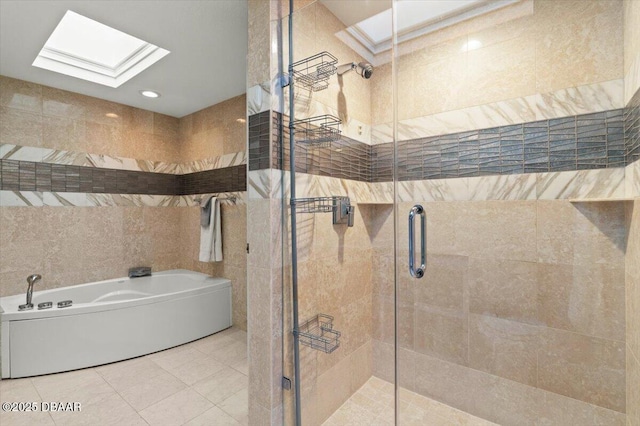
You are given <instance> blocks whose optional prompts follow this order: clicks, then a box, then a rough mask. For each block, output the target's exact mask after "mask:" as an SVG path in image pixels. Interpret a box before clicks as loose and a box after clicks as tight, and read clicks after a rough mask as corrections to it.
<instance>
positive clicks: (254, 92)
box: [247, 82, 271, 116]
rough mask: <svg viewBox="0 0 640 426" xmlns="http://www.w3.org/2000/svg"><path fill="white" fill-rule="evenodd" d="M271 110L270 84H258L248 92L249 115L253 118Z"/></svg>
mask: <svg viewBox="0 0 640 426" xmlns="http://www.w3.org/2000/svg"><path fill="white" fill-rule="evenodd" d="M270 108H271V84H270V82H266V83H262V84H256V85H255V86H253V87H250V88H249V89H248V90H247V115H249V116H251V115H254V114H259V113H261V112H264V111H268V110H269V109H270Z"/></svg>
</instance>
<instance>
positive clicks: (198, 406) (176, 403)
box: [140, 389, 214, 426]
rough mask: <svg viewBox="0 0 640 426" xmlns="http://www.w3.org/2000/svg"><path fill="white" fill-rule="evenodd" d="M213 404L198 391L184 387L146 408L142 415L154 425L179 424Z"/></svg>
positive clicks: (176, 425) (196, 415) (194, 416)
mask: <svg viewBox="0 0 640 426" xmlns="http://www.w3.org/2000/svg"><path fill="white" fill-rule="evenodd" d="M213 406H214V405H213V404H212V403H211V402H209V401H207V400H206V399H205V398H204V397H202V396H201V395H200V394H198V393H197V392H196V391H194V390H192V389H184V390H182V391H180V392H178V393H176V394H174V395H172V396H170V397H168V398H166V399H163V400H162V401H160V402H157V403H155V404H153V405H152V406H150V407H148V408H145V409H144V410H142V411H141V412H140V415H141V416H142V417H143V418H144V419H145V420H146V421H147V423H149V424H150V425H152V426H153V425H161V426H173V425H175V426H178V425H182V424H184V423H185V422H188V421H190V420H192V419H194V418H196V417H198V416H199V415H201V414H202V413H204V412H205V411H208V410H210V409H211V408H212V407H213Z"/></svg>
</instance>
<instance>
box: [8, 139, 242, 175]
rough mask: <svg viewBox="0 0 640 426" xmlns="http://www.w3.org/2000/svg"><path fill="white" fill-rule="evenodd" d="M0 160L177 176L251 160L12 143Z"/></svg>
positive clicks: (234, 156) (238, 156)
mask: <svg viewBox="0 0 640 426" xmlns="http://www.w3.org/2000/svg"><path fill="white" fill-rule="evenodd" d="M0 159H2V160H16V161H31V162H35V163H48V164H59V165H69V166H82V167H95V168H103V169H114V170H129V171H141V172H153V173H166V174H176V175H180V174H185V173H193V172H200V171H203V170H211V169H220V168H224V167H231V166H238V165H242V164H246V163H247V155H246V152H242V151H241V152H235V153H231V154H225V155H221V156H218V157H212V158H206V159H202V160H194V161H190V162H187V163H182V164H178V163H165V162H162V161H151V160H138V159H135V158H125V157H112V156H108V155H101V154H91V153H86V152H76V151H61V150H54V149H47V148H37V147H31V146H20V145H12V144H1V145H0Z"/></svg>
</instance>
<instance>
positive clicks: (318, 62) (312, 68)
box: [291, 52, 338, 92]
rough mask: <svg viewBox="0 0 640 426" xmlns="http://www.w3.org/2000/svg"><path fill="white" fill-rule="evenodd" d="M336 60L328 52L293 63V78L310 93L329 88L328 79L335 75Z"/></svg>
mask: <svg viewBox="0 0 640 426" xmlns="http://www.w3.org/2000/svg"><path fill="white" fill-rule="evenodd" d="M337 63H338V58H336V57H335V56H333V55H332V54H331V53H329V52H320V53H318V54H316V55H313V56H310V57H308V58H305V59H302V60H301V61H298V62H294V63H293V64H292V65H291V68H292V69H293V78H294V81H295V82H296V83H299V84H301V85H302V86H304V87H306V88H307V89H309V90H311V91H312V92H317V91H319V90H324V89H326V88H327V87H329V77H331V76H332V75H333V74H335V73H336V71H337V67H336V64H337Z"/></svg>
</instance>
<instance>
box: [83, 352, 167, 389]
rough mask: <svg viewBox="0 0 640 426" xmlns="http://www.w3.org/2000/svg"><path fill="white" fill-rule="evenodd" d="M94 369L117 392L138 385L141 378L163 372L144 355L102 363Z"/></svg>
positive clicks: (148, 377)
mask: <svg viewBox="0 0 640 426" xmlns="http://www.w3.org/2000/svg"><path fill="white" fill-rule="evenodd" d="M95 371H96V372H97V373H98V374H100V375H101V376H102V377H103V378H104V380H105V381H106V382H107V383H109V384H110V385H111V387H113V388H114V389H115V390H116V391H117V392H122V391H124V390H126V389H128V388H130V387H132V386H136V385H138V384H139V383H140V380H141V379H142V378H144V379H150V378H152V377H155V376H157V375H159V374H161V373H163V372H164V370H163V369H162V368H161V367H160V366H159V365H158V364H156V363H155V362H153V361H151V360H150V359H148V358H145V357H141V358H134V359H130V360H127V361H122V362H115V363H113V364H107V365H103V366H100V367H96V368H95Z"/></svg>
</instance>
